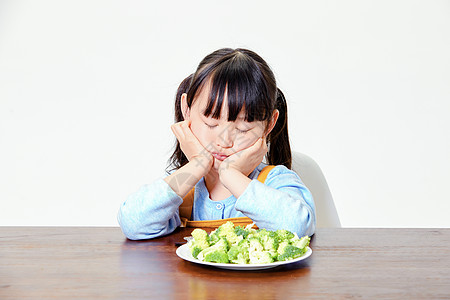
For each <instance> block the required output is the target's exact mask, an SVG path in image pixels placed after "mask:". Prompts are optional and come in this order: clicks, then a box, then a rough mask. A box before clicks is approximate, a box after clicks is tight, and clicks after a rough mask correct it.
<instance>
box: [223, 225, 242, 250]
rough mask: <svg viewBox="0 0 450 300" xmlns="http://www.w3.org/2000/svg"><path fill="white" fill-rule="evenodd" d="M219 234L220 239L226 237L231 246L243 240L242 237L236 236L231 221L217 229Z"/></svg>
mask: <svg viewBox="0 0 450 300" xmlns="http://www.w3.org/2000/svg"><path fill="white" fill-rule="evenodd" d="M217 232H218V235H219V237H225V238H226V239H227V241H229V242H230V243H231V244H235V243H238V242H239V241H240V240H242V238H243V237H242V236H241V235H237V234H236V232H235V229H234V224H233V222H230V221H228V222H226V223H225V224H222V225H221V226H219V228H217Z"/></svg>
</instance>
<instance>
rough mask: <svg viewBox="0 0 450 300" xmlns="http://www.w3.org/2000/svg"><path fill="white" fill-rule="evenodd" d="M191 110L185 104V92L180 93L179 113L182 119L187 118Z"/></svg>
mask: <svg viewBox="0 0 450 300" xmlns="http://www.w3.org/2000/svg"><path fill="white" fill-rule="evenodd" d="M190 112H191V110H190V109H189V106H188V104H187V94H186V93H183V94H182V95H181V113H182V114H183V119H184V120H189V117H190Z"/></svg>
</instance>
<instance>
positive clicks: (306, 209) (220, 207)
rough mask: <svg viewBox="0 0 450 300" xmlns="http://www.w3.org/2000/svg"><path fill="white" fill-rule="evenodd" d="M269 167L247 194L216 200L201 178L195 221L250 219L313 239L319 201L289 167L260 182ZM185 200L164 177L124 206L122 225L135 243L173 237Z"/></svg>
mask: <svg viewBox="0 0 450 300" xmlns="http://www.w3.org/2000/svg"><path fill="white" fill-rule="evenodd" d="M265 166H266V165H265V164H263V163H261V164H260V165H259V166H258V167H257V168H256V169H255V170H254V171H253V172H252V173H251V174H250V175H249V178H250V179H252V181H251V182H250V184H249V185H248V186H247V188H246V189H245V191H244V192H243V193H242V194H241V196H240V197H239V198H237V199H236V197H234V196H233V195H231V196H230V197H228V198H226V199H224V200H221V201H212V200H211V199H210V198H209V192H208V190H207V188H206V186H205V181H204V178H202V179H201V180H200V181H199V182H198V183H197V184H196V186H195V196H194V207H193V211H192V219H193V220H218V219H225V218H234V217H245V216H247V217H249V218H250V219H252V220H253V221H254V222H255V224H256V225H257V226H258V227H259V228H266V229H268V230H277V229H287V230H290V231H292V232H296V233H297V234H298V236H304V235H309V236H311V235H312V234H313V233H314V231H315V227H316V213H315V206H314V200H313V198H312V195H311V193H310V191H309V190H308V189H307V188H306V187H305V185H304V184H303V182H302V181H301V179H300V177H299V176H298V175H297V174H296V173H295V172H294V171H292V170H289V169H288V168H286V167H285V166H282V165H279V166H276V167H275V168H273V169H272V170H271V171H270V172H269V174H268V176H267V178H266V181H265V182H264V183H261V182H259V181H258V180H257V177H258V175H259V173H260V172H261V170H262V169H263V168H264V167H265ZM182 202H183V199H182V198H181V197H180V196H178V195H177V194H176V193H175V192H174V191H173V190H172V189H171V188H170V186H169V185H168V184H167V183H166V182H165V181H164V180H163V178H160V179H158V180H156V181H155V182H153V183H151V184H147V185H144V186H142V187H141V188H140V189H139V190H138V191H137V192H135V193H133V194H131V195H130V196H129V197H128V198H127V199H126V201H125V202H124V203H123V204H122V205H121V206H120V209H119V213H118V216H117V218H118V221H119V224H120V227H121V229H122V231H123V233H124V234H125V236H126V237H127V238H129V239H132V240H139V239H151V238H156V237H159V236H162V235H166V234H169V233H171V232H173V231H174V230H175V229H176V228H177V227H178V226H180V224H181V221H180V216H179V212H178V207H179V206H180V204H181V203H182Z"/></svg>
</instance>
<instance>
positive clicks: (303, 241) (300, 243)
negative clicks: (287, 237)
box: [291, 236, 311, 249]
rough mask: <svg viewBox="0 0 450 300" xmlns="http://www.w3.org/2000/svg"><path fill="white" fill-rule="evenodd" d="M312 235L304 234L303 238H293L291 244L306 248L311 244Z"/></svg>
mask: <svg viewBox="0 0 450 300" xmlns="http://www.w3.org/2000/svg"><path fill="white" fill-rule="evenodd" d="M310 240H311V239H310V237H309V236H304V237H302V238H301V239H297V240H292V241H291V245H293V246H295V247H298V248H300V249H304V248H306V247H307V246H309V241H310Z"/></svg>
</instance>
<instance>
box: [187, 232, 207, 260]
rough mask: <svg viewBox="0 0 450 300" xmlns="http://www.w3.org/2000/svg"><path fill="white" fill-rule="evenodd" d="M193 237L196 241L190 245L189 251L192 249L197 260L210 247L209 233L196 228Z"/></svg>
mask: <svg viewBox="0 0 450 300" xmlns="http://www.w3.org/2000/svg"><path fill="white" fill-rule="evenodd" d="M191 235H192V237H193V238H194V239H193V240H192V241H191V242H190V243H189V249H191V252H192V256H193V257H195V258H197V256H198V254H199V253H200V252H201V251H202V250H205V249H206V248H208V247H209V246H210V244H209V237H208V233H207V232H206V231H205V230H203V229H199V228H196V229H194V231H192V233H191Z"/></svg>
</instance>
